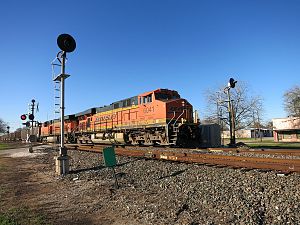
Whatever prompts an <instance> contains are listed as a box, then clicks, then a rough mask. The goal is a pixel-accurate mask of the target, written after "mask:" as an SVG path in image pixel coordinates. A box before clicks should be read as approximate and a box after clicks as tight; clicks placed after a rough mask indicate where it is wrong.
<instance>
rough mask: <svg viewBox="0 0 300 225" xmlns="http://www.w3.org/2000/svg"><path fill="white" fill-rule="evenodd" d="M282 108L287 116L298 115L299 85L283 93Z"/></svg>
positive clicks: (299, 101) (299, 110) (299, 105)
mask: <svg viewBox="0 0 300 225" xmlns="http://www.w3.org/2000/svg"><path fill="white" fill-rule="evenodd" d="M283 98H284V109H285V111H286V112H287V114H288V116H297V117H299V116H300V87H299V86H295V87H293V88H291V89H290V90H287V91H286V92H285V93H284V95H283Z"/></svg>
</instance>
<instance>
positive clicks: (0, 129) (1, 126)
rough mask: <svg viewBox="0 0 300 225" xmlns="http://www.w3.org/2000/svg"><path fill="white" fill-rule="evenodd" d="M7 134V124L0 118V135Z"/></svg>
mask: <svg viewBox="0 0 300 225" xmlns="http://www.w3.org/2000/svg"><path fill="white" fill-rule="evenodd" d="M6 132H7V123H5V122H4V121H3V120H2V119H1V118H0V134H1V133H6Z"/></svg>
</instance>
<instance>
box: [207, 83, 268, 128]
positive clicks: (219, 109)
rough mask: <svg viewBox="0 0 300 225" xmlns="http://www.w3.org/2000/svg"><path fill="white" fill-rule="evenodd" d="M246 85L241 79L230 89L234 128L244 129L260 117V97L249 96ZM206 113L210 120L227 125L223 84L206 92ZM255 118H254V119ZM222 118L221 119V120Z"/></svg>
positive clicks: (226, 108)
mask: <svg viewBox="0 0 300 225" xmlns="http://www.w3.org/2000/svg"><path fill="white" fill-rule="evenodd" d="M249 93H251V92H250V91H249V89H248V87H247V85H246V84H245V83H243V82H241V81H239V82H238V85H236V87H235V88H232V89H231V90H230V94H231V101H232V105H233V109H234V119H235V130H240V129H244V128H246V127H249V126H250V125H253V124H254V122H255V121H257V118H258V120H261V119H262V111H263V107H262V98H261V97H260V96H251V95H250V94H249ZM206 95H207V96H206V100H207V106H208V107H207V113H208V115H209V116H208V118H209V120H210V121H212V120H214V121H215V122H216V123H219V124H220V123H221V122H222V121H224V122H225V124H227V125H229V119H228V97H227V94H226V92H224V86H223V87H220V88H219V89H218V90H208V91H207V92H206ZM255 118H256V120H255ZM221 120H222V121H221Z"/></svg>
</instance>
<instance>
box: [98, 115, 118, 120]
mask: <svg viewBox="0 0 300 225" xmlns="http://www.w3.org/2000/svg"><path fill="white" fill-rule="evenodd" d="M116 118H117V115H116V114H113V115H104V116H100V117H98V118H96V121H106V120H114V119H116Z"/></svg>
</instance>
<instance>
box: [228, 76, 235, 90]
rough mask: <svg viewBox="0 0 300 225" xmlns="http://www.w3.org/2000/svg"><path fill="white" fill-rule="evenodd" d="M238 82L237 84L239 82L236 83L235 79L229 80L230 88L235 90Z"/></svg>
mask: <svg viewBox="0 0 300 225" xmlns="http://www.w3.org/2000/svg"><path fill="white" fill-rule="evenodd" d="M236 82H237V81H235V80H234V79H233V78H230V79H229V82H228V87H231V88H234V87H235V84H236Z"/></svg>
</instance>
